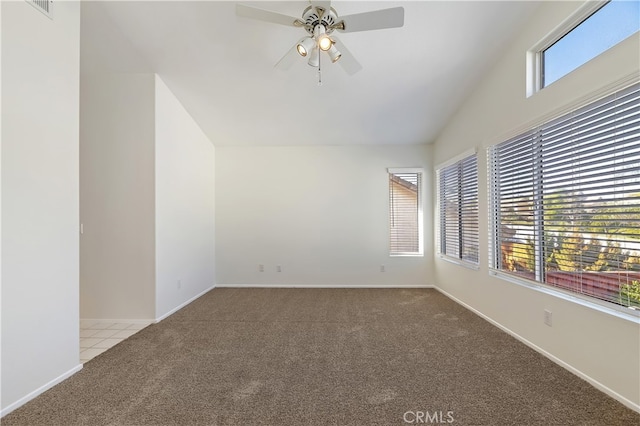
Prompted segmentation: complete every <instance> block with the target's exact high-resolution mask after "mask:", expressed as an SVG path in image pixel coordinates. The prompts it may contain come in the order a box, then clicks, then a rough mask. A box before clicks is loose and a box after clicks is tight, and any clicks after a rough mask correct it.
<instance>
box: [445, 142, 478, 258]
mask: <svg viewBox="0 0 640 426" xmlns="http://www.w3.org/2000/svg"><path fill="white" fill-rule="evenodd" d="M437 178H438V201H439V205H440V235H439V237H440V241H439V246H440V247H439V250H440V254H442V255H446V256H448V257H452V258H456V259H459V260H462V261H466V262H471V263H473V264H477V263H478V156H477V154H476V153H475V152H474V153H473V154H472V155H466V156H465V157H464V158H463V159H461V160H459V161H456V162H454V163H453V164H450V165H447V166H445V167H442V168H441V169H439V170H438V171H437Z"/></svg>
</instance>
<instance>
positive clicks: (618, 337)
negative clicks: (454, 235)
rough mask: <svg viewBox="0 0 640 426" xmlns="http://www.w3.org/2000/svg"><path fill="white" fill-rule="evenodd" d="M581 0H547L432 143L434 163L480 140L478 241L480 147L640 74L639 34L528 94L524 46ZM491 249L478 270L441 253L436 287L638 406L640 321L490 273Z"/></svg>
mask: <svg viewBox="0 0 640 426" xmlns="http://www.w3.org/2000/svg"><path fill="white" fill-rule="evenodd" d="M581 4H582V3H580V2H543V4H542V6H541V7H540V9H539V10H538V11H537V13H536V14H535V15H534V16H533V17H532V19H531V21H530V23H529V24H528V25H527V26H526V27H523V28H522V31H521V34H520V35H519V37H518V38H517V39H515V40H514V41H513V44H512V46H511V48H510V49H509V50H508V51H506V53H505V55H504V56H503V57H502V59H501V60H500V61H499V62H497V63H496V65H495V68H494V69H493V71H492V72H491V73H490V75H489V76H488V77H487V78H485V79H484V80H483V82H482V83H481V84H480V85H479V86H478V87H477V89H476V91H475V93H474V94H473V95H472V96H471V97H470V98H469V99H468V100H467V101H466V103H465V104H464V105H463V107H462V108H461V109H460V110H459V112H458V113H457V115H456V116H455V117H454V119H453V120H452V121H451V122H450V123H449V124H448V125H447V127H446V129H445V130H444V131H443V132H442V133H441V136H440V137H439V138H438V139H437V141H436V143H435V146H434V151H433V153H434V164H439V163H441V162H444V161H446V160H448V159H449V158H451V157H453V156H455V155H456V154H459V153H461V152H463V151H465V150H467V149H469V148H471V147H476V146H478V147H481V149H480V154H479V155H480V157H479V162H478V163H479V178H480V180H479V189H480V205H479V212H480V226H481V228H480V247H481V248H482V247H488V243H489V242H488V231H487V211H488V205H487V200H488V194H487V185H486V184H487V180H486V179H487V178H486V176H487V175H486V173H487V170H486V157H485V150H484V149H482V147H484V146H489V145H491V144H494V143H497V142H500V141H502V140H504V139H505V138H506V135H508V134H513V131H515V130H517V129H521V128H523V126H524V125H525V124H527V123H530V122H531V121H532V120H535V119H538V118H540V117H543V116H545V115H547V114H549V113H551V112H552V111H554V110H558V109H559V108H564V107H566V106H567V105H568V104H570V103H572V102H575V101H576V100H577V99H580V98H583V97H585V96H588V95H589V94H591V93H593V92H594V91H597V90H599V89H601V88H603V87H605V86H607V85H610V84H612V83H613V82H616V81H618V80H620V79H622V78H624V77H625V76H628V75H630V74H634V73H635V74H636V75H637V73H638V66H639V64H640V43H639V40H638V37H637V36H636V37H632V38H631V39H628V40H626V41H625V42H623V43H622V44H621V45H618V46H617V47H615V48H613V49H611V50H610V51H608V52H606V53H604V54H603V55H601V56H600V57H598V58H596V59H594V60H592V61H591V62H589V63H587V64H585V65H584V66H582V67H581V68H579V69H578V70H576V71H574V72H573V73H571V74H570V75H567V76H566V77H564V78H562V79H561V80H559V81H557V82H556V83H554V84H552V85H550V86H549V87H547V88H545V89H544V90H542V91H541V92H539V93H537V94H535V95H534V96H532V97H530V98H526V96H525V87H526V85H525V83H526V81H525V52H526V51H527V50H528V49H529V48H531V47H532V46H533V45H535V44H536V43H537V42H538V41H539V40H540V39H542V38H543V37H544V36H545V35H546V34H548V33H549V32H550V31H551V30H553V29H554V27H556V26H557V25H559V24H560V22H562V21H563V20H564V19H565V18H566V17H567V16H568V15H569V14H570V13H571V12H572V11H573V10H575V9H576V8H578V7H579V6H581ZM487 251H488V249H485V250H481V253H480V270H479V271H474V270H470V269H466V268H463V267H460V266H457V265H454V264H451V263H449V262H446V261H442V260H439V259H438V260H436V262H435V280H436V283H437V285H438V286H439V287H440V288H441V289H442V290H443V291H445V292H447V293H449V294H450V295H452V296H454V297H455V298H457V299H459V300H460V301H462V302H464V303H466V304H468V305H469V306H471V307H472V308H473V309H476V310H477V311H479V312H480V313H481V314H483V315H485V316H486V317H488V318H490V319H492V320H494V321H496V322H497V323H499V324H500V325H502V326H503V327H505V328H507V329H509V330H511V331H512V332H514V333H515V334H517V335H519V336H520V337H521V338H522V339H524V340H526V341H528V342H529V343H530V344H532V345H534V346H536V347H537V348H538V349H540V350H541V351H544V352H546V353H548V354H549V355H550V356H551V357H552V358H555V359H556V361H558V362H560V363H564V364H565V365H566V366H567V367H568V368H570V369H573V370H574V371H575V372H577V373H578V374H580V375H581V376H582V377H585V378H587V379H588V380H590V381H591V383H593V384H595V385H596V386H598V387H599V388H601V389H603V390H605V391H606V392H608V393H609V394H611V395H614V396H616V397H617V398H618V399H620V400H621V401H623V402H625V403H626V404H627V405H628V406H631V407H635V409H637V410H638V409H640V406H639V405H638V404H640V386H638V383H640V364H639V363H638V360H639V359H640V329H639V326H638V323H637V322H633V321H630V320H628V319H621V318H619V317H616V316H613V315H611V314H608V313H603V312H600V311H597V310H594V309H592V308H589V307H585V306H582V305H579V304H577V303H574V302H569V301H567V300H564V299H561V298H558V297H554V296H551V295H548V294H545V293H542V292H539V291H535V290H532V289H530V288H528V287H523V286H520V285H517V284H513V283H510V282H507V281H504V280H501V279H498V278H494V277H490V276H489V274H488V270H487V265H488V253H487ZM544 309H550V310H551V311H552V312H553V327H548V326H546V325H544V323H543V310H544Z"/></svg>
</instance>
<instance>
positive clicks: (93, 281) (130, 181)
mask: <svg viewBox="0 0 640 426" xmlns="http://www.w3.org/2000/svg"><path fill="white" fill-rule="evenodd" d="M80 92H81V107H82V110H81V115H80V184H81V185H80V188H81V190H80V195H81V198H80V200H81V201H80V215H81V221H82V224H83V228H84V233H83V234H82V236H81V240H80V241H81V243H80V290H81V291H80V297H81V300H80V302H81V303H80V315H81V318H92V319H115V320H156V319H161V318H164V317H165V316H166V315H167V314H169V313H171V312H173V311H174V310H176V309H177V308H179V307H181V306H183V305H184V304H185V303H186V302H188V301H190V300H192V299H193V298H194V297H197V296H198V295H200V294H201V293H203V292H204V291H206V290H208V289H210V288H211V287H212V286H213V285H214V282H215V272H214V271H215V269H214V266H215V253H214V249H215V245H214V236H215V234H214V231H215V229H214V225H215V215H214V213H215V202H214V189H215V188H214V166H215V164H214V147H213V145H212V144H211V142H210V141H209V139H208V138H207V137H206V136H205V135H204V133H202V131H201V130H200V128H199V127H198V126H197V125H196V124H195V122H194V121H193V119H192V118H191V116H190V115H189V114H188V113H187V111H186V110H185V109H184V108H183V107H182V105H181V104H180V103H179V102H178V100H177V99H176V98H175V97H174V95H173V94H172V93H171V91H170V90H169V89H168V88H167V86H166V85H165V84H164V83H163V82H162V80H161V79H160V78H159V77H157V76H156V75H154V74H148V73H144V74H132V73H109V72H105V73H83V74H82V75H81V90H80Z"/></svg>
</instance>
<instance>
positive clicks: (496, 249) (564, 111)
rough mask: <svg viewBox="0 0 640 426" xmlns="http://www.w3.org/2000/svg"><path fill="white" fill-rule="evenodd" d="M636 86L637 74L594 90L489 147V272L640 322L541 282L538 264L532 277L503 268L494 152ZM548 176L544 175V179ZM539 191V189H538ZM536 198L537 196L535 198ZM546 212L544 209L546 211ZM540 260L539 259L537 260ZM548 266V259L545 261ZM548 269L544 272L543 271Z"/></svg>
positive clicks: (610, 305) (630, 312) (632, 314)
mask: <svg viewBox="0 0 640 426" xmlns="http://www.w3.org/2000/svg"><path fill="white" fill-rule="evenodd" d="M634 86H635V87H636V89H635V90H637V88H638V87H639V86H640V80H638V78H637V76H633V77H632V78H629V79H623V80H620V81H618V82H617V83H615V84H613V85H610V86H608V87H606V88H603V89H602V90H600V91H597V92H594V93H592V94H591V95H590V96H588V97H585V98H583V99H581V100H580V101H577V102H575V103H572V104H571V105H569V106H567V107H565V108H561V109H558V110H556V111H554V112H553V113H551V114H547V115H545V116H543V117H540V118H539V119H537V120H536V121H534V122H531V123H529V124H528V125H526V126H524V127H521V128H519V129H517V130H516V131H514V132H511V133H510V136H503V137H501V138H500V140H499V141H495V142H494V143H492V144H491V145H489V146H487V147H486V151H487V152H486V154H487V155H486V158H487V175H488V179H487V190H488V221H489V224H488V225H489V226H488V231H489V259H488V266H489V274H490V275H491V276H495V277H498V278H501V279H504V280H506V281H509V282H512V283H515V284H519V285H523V286H525V287H528V288H533V289H536V290H538V291H541V292H543V293H546V294H550V295H553V296H556V297H560V298H563V299H565V300H569V301H572V302H575V303H578V304H581V305H583V306H588V307H590V308H593V309H596V310H599V311H602V312H606V313H608V314H613V315H616V316H618V317H620V318H624V319H628V320H632V321H634V322H637V323H640V309H639V308H637V307H636V308H633V307H627V306H624V305H621V304H617V303H615V302H610V301H606V300H603V299H599V298H597V297H593V296H589V295H587V294H582V293H579V292H573V291H570V290H565V289H563V288H561V287H557V286H554V285H551V284H547V283H545V282H544V280H543V281H538V280H537V276H538V273H539V271H538V266H539V265H536V267H535V268H534V272H535V273H536V279H528V278H526V277H524V276H521V275H516V274H513V273H510V272H508V271H506V270H503V269H499V266H498V265H499V259H498V257H500V256H501V252H500V240H499V232H500V228H501V227H500V222H499V220H500V217H499V216H500V214H499V213H496V212H499V209H500V198H499V188H498V185H496V181H495V176H494V171H495V169H494V166H495V165H494V163H493V162H494V158H495V157H494V155H493V153H492V150H494V149H496V147H497V146H498V145H500V144H501V143H505V142H509V141H513V140H516V139H520V140H525V139H527V138H529V139H532V140H533V139H535V138H536V137H537V136H536V134H537V133H538V132H539V131H540V129H542V128H544V127H545V126H548V125H550V124H551V123H553V122H554V121H557V120H562V119H564V118H566V117H567V116H569V115H570V114H574V113H575V112H577V111H579V110H581V109H582V108H585V107H594V106H597V105H598V104H599V103H601V102H603V101H604V100H605V98H609V97H614V96H616V97H617V96H623V95H624V94H625V93H626V92H628V91H629V90H631V89H633V87H634ZM542 179H544V177H543V178H542ZM532 181H536V178H532ZM534 192H535V189H534ZM534 198H535V197H534ZM542 214H543V215H544V214H545V213H544V211H543V212H542ZM538 250H539V249H536V254H538ZM536 262H537V261H536ZM542 263H543V265H542V266H541V267H542V268H544V261H542ZM544 273H545V272H544V271H543V272H542V274H544Z"/></svg>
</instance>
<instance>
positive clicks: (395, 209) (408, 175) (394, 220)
mask: <svg viewBox="0 0 640 426" xmlns="http://www.w3.org/2000/svg"><path fill="white" fill-rule="evenodd" d="M388 171H389V229H390V255H391V256H422V247H423V244H422V170H420V169H405V168H403V169H389V170H388Z"/></svg>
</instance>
